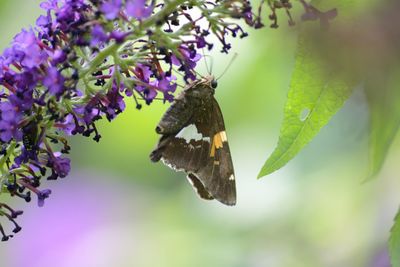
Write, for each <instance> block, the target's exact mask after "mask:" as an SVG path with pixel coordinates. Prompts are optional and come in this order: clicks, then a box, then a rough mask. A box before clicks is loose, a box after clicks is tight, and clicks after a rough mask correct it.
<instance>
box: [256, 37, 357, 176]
mask: <svg viewBox="0 0 400 267" xmlns="http://www.w3.org/2000/svg"><path fill="white" fill-rule="evenodd" d="M311 41H312V40H310V39H309V38H307V37H304V36H300V38H299V43H298V50H297V55H296V63H295V68H294V72H293V75H292V80H291V85H290V90H289V94H288V99H287V102H286V105H285V109H284V119H283V124H282V127H281V132H280V136H279V141H278V145H277V147H276V148H275V150H274V151H273V153H272V155H271V156H270V157H269V158H268V160H267V162H266V163H265V165H264V166H263V168H262V170H261V171H260V173H259V175H258V177H259V178H260V177H262V176H264V175H267V174H270V173H272V172H274V171H276V170H278V169H279V168H281V167H283V166H284V165H285V164H286V163H287V162H289V161H290V160H291V159H292V158H293V157H294V156H296V154H297V153H298V152H299V151H300V150H301V149H302V148H303V147H304V146H305V145H306V144H307V143H308V142H310V141H311V140H312V139H313V138H314V136H315V135H316V134H317V133H318V132H319V131H320V129H321V128H322V127H323V126H324V125H326V124H327V123H328V122H329V120H330V119H331V117H332V116H333V115H334V114H335V113H336V112H337V111H338V110H339V109H340V108H341V107H342V105H343V103H344V102H345V101H346V99H347V98H348V97H349V96H350V94H351V92H352V88H353V87H352V86H351V85H350V84H349V82H347V81H345V80H343V79H341V78H339V77H338V76H336V75H333V74H331V73H330V74H329V75H328V74H327V73H326V72H325V70H326V69H325V66H324V64H323V63H322V62H321V61H320V60H319V59H317V55H316V52H314V51H313V49H312V47H313V46H312V44H311Z"/></svg>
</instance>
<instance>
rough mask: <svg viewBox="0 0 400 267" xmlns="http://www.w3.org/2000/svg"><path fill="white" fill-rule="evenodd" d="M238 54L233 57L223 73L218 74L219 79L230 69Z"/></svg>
mask: <svg viewBox="0 0 400 267" xmlns="http://www.w3.org/2000/svg"><path fill="white" fill-rule="evenodd" d="M237 56H238V54H237V53H235V54H234V55H233V57H232V59H231V61H229V64H228V65H227V66H226V68H225V70H224V71H223V72H222V73H221V75H219V76H218V78H217V79H216V80H217V81H218V80H219V79H220V78H221V77H222V76H224V74H225V73H226V72H227V71H228V70H229V68H230V67H231V65H232V63H233V61H235V59H236V58H237Z"/></svg>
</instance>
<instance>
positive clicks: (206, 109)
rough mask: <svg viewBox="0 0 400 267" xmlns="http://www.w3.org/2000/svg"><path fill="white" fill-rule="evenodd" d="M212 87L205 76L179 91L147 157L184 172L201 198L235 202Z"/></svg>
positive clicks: (211, 80)
mask: <svg viewBox="0 0 400 267" xmlns="http://www.w3.org/2000/svg"><path fill="white" fill-rule="evenodd" d="M215 87H216V83H215V81H214V78H213V77H212V76H209V77H206V78H203V79H201V80H197V81H195V82H193V83H192V84H190V85H188V86H187V87H186V88H185V89H184V90H183V91H182V93H181V94H180V95H179V96H178V97H177V98H176V99H175V101H174V102H173V104H172V105H171V107H170V108H169V109H168V110H167V111H166V112H165V114H164V115H163V117H162V119H161V121H160V122H159V124H158V125H157V127H156V132H157V133H158V134H161V138H160V140H159V142H158V144H157V147H156V148H155V149H154V151H153V152H152V153H151V154H150V158H151V160H152V161H154V162H157V161H160V160H161V161H162V162H163V163H164V164H165V165H167V166H169V167H170V168H172V169H174V170H175V171H184V172H186V173H187V178H188V181H189V182H190V183H191V184H192V186H193V187H194V188H195V190H196V191H197V193H198V194H199V196H200V197H201V198H203V199H216V200H218V201H220V202H222V203H223V204H226V205H235V204H236V186H235V175H234V170H233V164H232V159H231V155H230V150H229V145H228V142H227V137H226V132H225V125H224V121H223V117H222V113H221V110H220V107H219V105H218V102H217V101H216V99H215V98H214V93H215Z"/></svg>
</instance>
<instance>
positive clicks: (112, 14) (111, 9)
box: [100, 0, 121, 20]
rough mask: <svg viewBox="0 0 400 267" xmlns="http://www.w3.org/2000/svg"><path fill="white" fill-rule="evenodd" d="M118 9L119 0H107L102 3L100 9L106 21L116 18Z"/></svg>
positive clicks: (119, 5)
mask: <svg viewBox="0 0 400 267" xmlns="http://www.w3.org/2000/svg"><path fill="white" fill-rule="evenodd" d="M120 9H121V0H108V1H106V2H104V3H103V4H102V5H101V8H100V10H101V11H102V12H103V13H104V15H105V17H106V18H107V19H108V20H113V19H115V18H116V17H118V14H119V11H120Z"/></svg>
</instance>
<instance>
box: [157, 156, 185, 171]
mask: <svg viewBox="0 0 400 267" xmlns="http://www.w3.org/2000/svg"><path fill="white" fill-rule="evenodd" d="M161 161H162V163H164V164H165V165H166V166H168V167H170V168H171V169H173V170H174V171H177V172H181V171H185V170H184V169H179V168H176V166H174V165H172V164H171V163H169V162H168V161H167V160H166V159H165V158H163V157H162V158H161Z"/></svg>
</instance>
